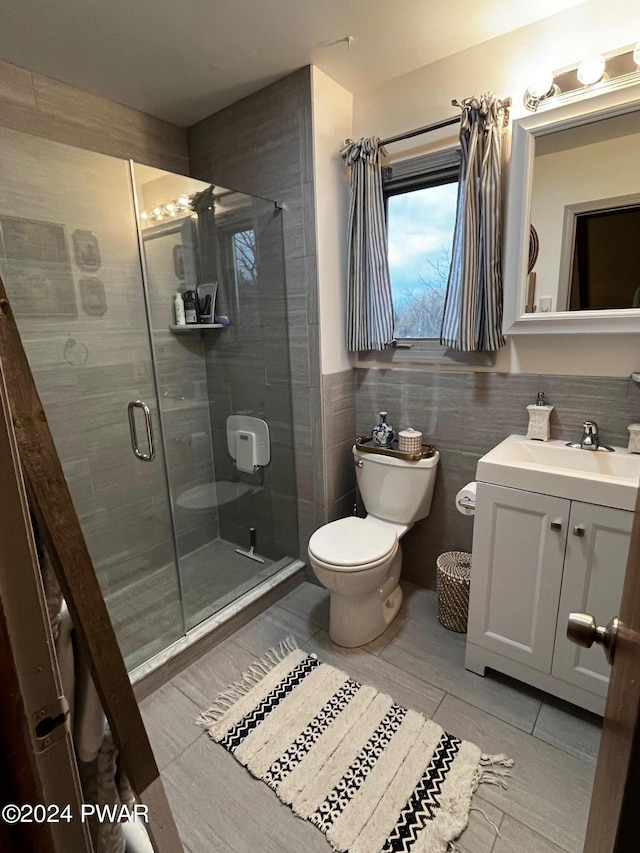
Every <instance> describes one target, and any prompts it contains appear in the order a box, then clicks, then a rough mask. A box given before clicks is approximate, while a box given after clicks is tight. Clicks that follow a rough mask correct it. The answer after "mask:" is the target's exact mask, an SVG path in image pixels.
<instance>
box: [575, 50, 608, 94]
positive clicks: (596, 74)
mask: <svg viewBox="0 0 640 853" xmlns="http://www.w3.org/2000/svg"><path fill="white" fill-rule="evenodd" d="M605 65H606V63H605V59H604V56H602V55H601V54H599V53H598V54H594V55H593V56H587V57H585V58H584V59H583V60H582V62H581V63H580V65H578V80H579V81H580V82H581V83H582V85H583V86H593V85H594V84H595V83H599V82H600V81H601V80H602V78H603V77H604V68H605Z"/></svg>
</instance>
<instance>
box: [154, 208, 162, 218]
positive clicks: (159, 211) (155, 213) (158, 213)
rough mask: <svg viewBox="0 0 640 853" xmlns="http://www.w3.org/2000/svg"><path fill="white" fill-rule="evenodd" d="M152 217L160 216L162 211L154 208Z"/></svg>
mask: <svg viewBox="0 0 640 853" xmlns="http://www.w3.org/2000/svg"><path fill="white" fill-rule="evenodd" d="M153 215H154V216H162V210H161V208H159V207H154V208H153Z"/></svg>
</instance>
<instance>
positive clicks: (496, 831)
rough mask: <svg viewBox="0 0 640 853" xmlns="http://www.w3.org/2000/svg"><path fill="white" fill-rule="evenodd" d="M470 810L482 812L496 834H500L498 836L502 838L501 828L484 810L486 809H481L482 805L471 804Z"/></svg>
mask: <svg viewBox="0 0 640 853" xmlns="http://www.w3.org/2000/svg"><path fill="white" fill-rule="evenodd" d="M469 811H470V812H480V814H481V815H482V817H483V818H484V819H485V820H486V822H487V823H488V824H489V826H490V827H491V829H492V830H493V831H494V832H495V834H496V835H497V836H498V838H502V836H501V835H500V830H499V829H498V825H497V824H496V823H494V822H493V821H492V820H491V818H490V817H489V816H488V814H487V813H486V812H485V811H484V809H481V808H480V806H469Z"/></svg>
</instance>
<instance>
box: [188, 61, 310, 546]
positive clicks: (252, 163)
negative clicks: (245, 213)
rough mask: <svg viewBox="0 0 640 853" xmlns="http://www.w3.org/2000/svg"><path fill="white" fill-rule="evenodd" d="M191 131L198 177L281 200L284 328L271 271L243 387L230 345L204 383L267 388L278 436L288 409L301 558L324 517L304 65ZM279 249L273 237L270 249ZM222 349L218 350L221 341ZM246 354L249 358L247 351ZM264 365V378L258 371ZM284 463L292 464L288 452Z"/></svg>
mask: <svg viewBox="0 0 640 853" xmlns="http://www.w3.org/2000/svg"><path fill="white" fill-rule="evenodd" d="M187 136H188V144H189V158H190V167H191V174H192V175H193V176H194V177H198V178H201V179H203V180H212V179H215V180H216V181H217V182H220V183H222V184H223V185H225V186H228V187H233V188H234V189H237V190H240V191H242V192H246V193H250V194H254V195H258V196H262V197H264V198H270V199H274V200H276V201H278V202H280V203H281V204H282V206H283V211H282V228H283V237H284V257H285V268H286V301H287V306H286V310H287V311H288V320H287V326H288V330H287V334H280V333H279V331H278V329H277V327H276V325H275V324H276V323H277V320H278V318H279V317H284V316H285V307H284V304H283V303H282V304H278V302H277V300H276V301H274V300H273V299H272V298H271V297H272V296H274V295H276V296H277V293H278V291H277V288H276V283H277V276H275V275H274V276H273V280H272V281H271V283H270V285H271V286H270V287H269V293H270V298H269V299H268V300H263V299H262V298H261V304H260V310H261V311H263V310H264V317H263V320H264V323H263V326H264V330H265V334H264V337H263V348H262V349H261V350H260V351H258V349H257V347H255V346H254V350H253V352H254V355H257V357H258V359H259V360H260V366H258V365H254V366H253V368H252V369H251V370H250V371H249V374H250V375H249V377H248V380H247V381H246V382H245V383H244V384H243V385H241V386H239V387H240V388H241V390H236V391H234V390H233V389H234V388H235V387H236V385H235V383H236V382H237V380H238V376H239V373H240V370H239V368H238V364H239V363H240V362H241V361H243V360H244V359H245V356H244V355H241V353H240V352H238V351H236V352H235V353H234V357H233V360H232V361H227V373H226V375H225V377H224V379H222V378H221V377H220V375H219V374H218V376H216V368H215V367H214V360H215V358H218V357H219V356H220V352H219V351H217V352H213V351H211V352H210V353H209V354H208V365H209V377H210V379H209V384H210V387H211V390H212V394H213V395H214V396H215V398H216V400H221V401H223V402H225V401H226V402H228V403H230V404H231V405H232V406H233V407H234V408H235V406H236V405H237V404H239V403H241V404H242V405H243V406H244V407H247V408H251V409H255V408H256V402H258V403H260V402H261V401H260V396H261V394H263V393H264V406H263V408H264V410H265V411H266V414H265V415H264V417H265V419H266V420H267V422H269V423H271V421H270V419H271V418H274V417H275V419H276V423H277V426H276V427H275V429H274V435H275V432H278V433H279V434H280V435H282V433H283V431H284V432H286V431H287V430H288V426H287V424H286V418H285V414H288V412H289V411H290V412H291V413H292V417H293V429H292V430H291V431H290V432H289V434H288V435H287V436H286V439H287V440H288V441H289V443H291V440H292V439H293V444H294V446H295V467H296V482H297V486H298V490H299V491H298V507H299V513H298V516H299V518H298V521H299V525H300V547H301V548H302V550H301V552H300V553H301V554H302V555H303V556H304V554H306V544H305V543H306V541H307V540H308V537H309V535H310V532H312V530H313V529H315V527H314V525H315V526H317V524H316V521H317V519H322V520H324V518H325V516H326V510H325V503H324V497H325V496H324V486H323V451H324V445H323V439H322V422H321V414H320V413H321V405H320V361H319V358H320V356H319V353H320V343H319V327H318V307H317V306H318V299H317V265H316V257H315V255H316V242H315V241H316V237H315V202H314V187H313V140H312V116H311V72H310V68H309V67H307V68H303V69H300V70H299V71H297V72H295V73H293V74H291V75H289V76H288V77H285V78H284V79H283V80H279V81H278V82H276V83H274V84H272V85H271V86H267V87H266V88H264V89H262V90H261V91H260V92H257V93H255V94H254V95H250V96H249V97H247V98H244V99H243V100H241V101H238V102H237V103H235V104H232V105H231V106H230V107H227V108H226V109H224V110H222V111H220V112H219V113H216V114H215V115H213V116H210V117H209V118H207V119H205V120H204V121H202V122H199V123H198V124H196V125H194V126H193V127H191V128H189V129H188V131H187ZM275 249H276V246H275V243H274V246H273V250H274V252H275ZM269 251H270V252H271V246H270V247H269ZM284 277H285V276H284V275H283V276H281V278H284ZM265 285H266V282H265ZM220 348H224V342H222V341H221V345H220ZM220 348H216V349H217V350H219V349H220ZM247 357H249V358H251V354H247ZM260 370H262V371H263V373H264V382H265V383H266V385H265V384H264V383H263V381H262V379H261V378H259V374H260ZM289 387H292V389H293V401H292V406H291V407H290V408H289V407H287V412H285V411H284V408H285V407H281V408H282V411H281V412H278V411H276V412H275V413H274V411H273V405H272V404H270V398H271V395H272V392H273V391H274V390H276V389H278V392H279V393H280V394H282V393H284V390H285V389H288V388H289ZM225 388H226V389H227V390H226V391H225ZM229 389H231V390H229ZM280 399H281V398H280ZM252 401H253V405H252ZM258 408H261V407H260V406H258ZM212 414H213V409H212ZM256 414H257V412H256ZM214 417H215V418H216V423H215V427H214V428H215V429H217V430H218V429H224V423H222V422H221V421H222V418H221V416H220V413H219V412H218V413H217V414H215V415H214ZM284 445H286V442H283V447H282V448H279V450H278V453H277V454H274V456H278V457H280V456H281V455H282V454H283V453H284ZM281 451H282V453H281ZM285 455H286V454H285ZM217 466H218V460H217V459H216V467H217ZM289 467H290V469H291V470H293V467H294V463H293V459H291V458H290V460H289ZM267 480H268V482H269V485H270V487H273V488H274V489H275V488H278V489H282V490H283V491H284V493H285V494H287V493H288V492H289V489H290V478H288V477H285V476H284V474H283V472H282V471H281V472H279V473H276V472H270V476H269V477H268V478H267ZM265 482H266V481H265ZM274 496H275V492H274ZM274 518H275V516H274ZM229 523H233V524H236V525H237V524H238V523H239V522H238V519H237V518H236V519H235V520H233V521H231V520H230V521H229ZM225 524H226V521H225V517H224V516H222V515H221V529H222V530H224V529H225ZM280 538H281V537H280Z"/></svg>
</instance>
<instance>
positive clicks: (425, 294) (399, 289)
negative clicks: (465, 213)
mask: <svg viewBox="0 0 640 853" xmlns="http://www.w3.org/2000/svg"><path fill="white" fill-rule="evenodd" d="M457 194H458V183H457V181H453V182H452V183H448V184H440V185H438V186H433V187H425V188H424V189H419V190H411V191H410V192H406V193H399V194H397V195H391V196H389V198H388V202H387V204H388V207H387V228H388V240H389V270H390V273H391V291H392V295H393V304H394V311H395V314H396V336H397V337H438V335H439V328H440V322H441V319H442V308H443V305H444V294H445V290H446V286H447V275H448V272H449V262H450V258H451V244H452V241H453V229H454V225H455V216H456V199H457Z"/></svg>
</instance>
